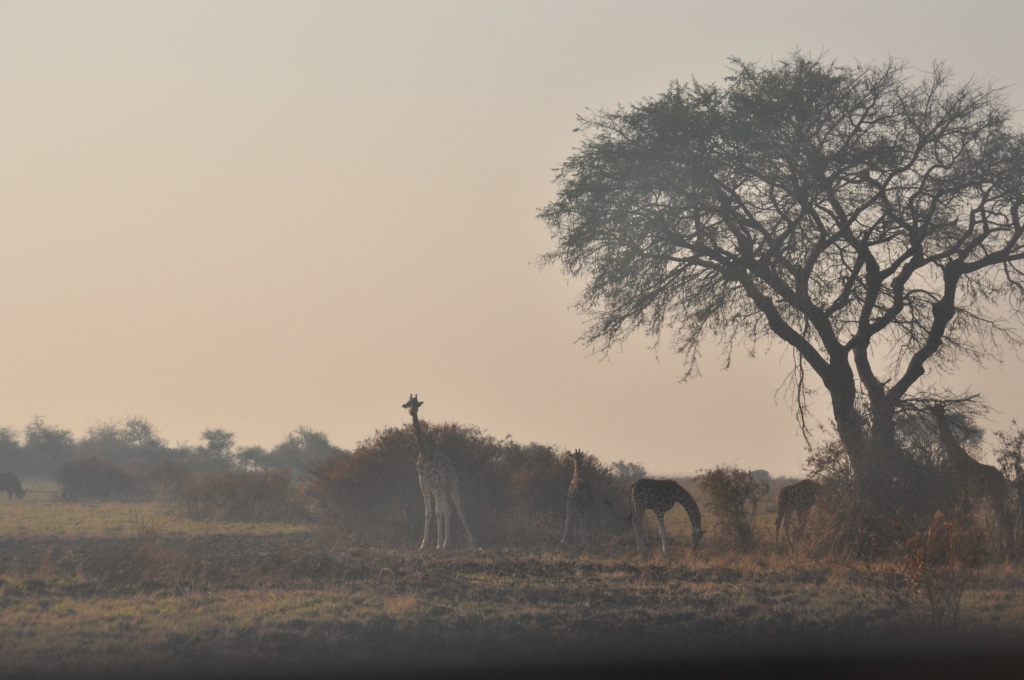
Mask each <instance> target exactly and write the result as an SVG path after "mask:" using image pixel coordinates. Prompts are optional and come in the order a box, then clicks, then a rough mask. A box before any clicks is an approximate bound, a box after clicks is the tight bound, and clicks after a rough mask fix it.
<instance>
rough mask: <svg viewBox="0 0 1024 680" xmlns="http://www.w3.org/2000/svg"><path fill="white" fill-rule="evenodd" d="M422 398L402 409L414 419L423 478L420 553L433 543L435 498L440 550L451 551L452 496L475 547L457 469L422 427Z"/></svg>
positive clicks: (419, 467)
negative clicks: (463, 503)
mask: <svg viewBox="0 0 1024 680" xmlns="http://www.w3.org/2000/svg"><path fill="white" fill-rule="evenodd" d="M418 397H419V395H416V396H415V397H414V396H413V395H411V394H410V395H409V401H407V402H405V403H404V404H402V408H404V409H406V410H408V411H409V414H410V415H411V416H412V430H413V433H414V434H415V435H416V448H418V449H419V451H420V455H419V458H417V459H416V472H418V473H419V477H420V490H421V491H422V492H423V515H424V517H423V543H421V544H420V550H423V549H424V548H426V547H427V541H428V540H430V514H431V508H430V499H431V496H433V497H434V499H435V503H436V505H437V508H436V511H435V514H436V515H437V548H438V549H440V548H447V547H448V538H449V534H450V533H451V512H452V509H451V506H449V505H448V496H451V497H452V501H454V502H455V509H456V510H457V511H458V513H459V519H461V520H462V526H464V527H466V535H468V536H469V544H470V545H471V546H472V545H474V544H473V533H472V532H471V531H470V530H469V524H467V523H466V516H465V515H464V514H463V512H462V501H461V500H460V498H459V478H458V477H456V475H455V468H453V467H452V462H451V461H450V460H448V456H446V455H444V454H443V453H442V452H441V451H439V450H438V448H437V446H436V445H435V444H434V440H433V439H431V437H430V435H429V434H428V433H427V432H424V431H423V428H422V427H421V426H420V419H419V415H418V413H419V409H420V406H423V404H424V402H422V401H418ZM442 533H444V543H443V544H442V542H441V534H442Z"/></svg>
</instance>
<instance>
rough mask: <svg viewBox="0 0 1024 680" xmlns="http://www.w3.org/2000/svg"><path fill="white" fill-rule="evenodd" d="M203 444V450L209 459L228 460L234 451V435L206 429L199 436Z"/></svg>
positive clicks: (219, 430)
mask: <svg viewBox="0 0 1024 680" xmlns="http://www.w3.org/2000/svg"><path fill="white" fill-rule="evenodd" d="M199 438H200V439H201V440H203V442H205V444H204V446H203V449H204V450H205V452H206V455H207V456H209V457H210V458H230V457H231V454H232V452H233V451H234V449H235V433H234V432H228V431H227V430H221V429H211V428H207V429H205V430H203V433H202V434H201V435H199Z"/></svg>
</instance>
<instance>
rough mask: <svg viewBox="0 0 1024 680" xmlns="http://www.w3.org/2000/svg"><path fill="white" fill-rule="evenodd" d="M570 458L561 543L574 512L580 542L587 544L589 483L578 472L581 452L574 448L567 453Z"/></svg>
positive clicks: (580, 466)
mask: <svg viewBox="0 0 1024 680" xmlns="http://www.w3.org/2000/svg"><path fill="white" fill-rule="evenodd" d="M569 455H570V457H571V458H572V481H571V482H569V500H568V502H567V503H566V507H565V530H564V531H563V532H562V543H565V537H566V536H567V535H568V534H569V520H570V519H571V518H572V516H573V515H574V514H575V515H576V516H577V517H578V518H579V521H580V543H582V544H583V545H586V544H587V517H588V515H589V514H590V505H591V503H592V501H593V499H592V498H591V495H590V483H589V482H588V481H587V480H586V479H584V478H583V475H582V474H580V473H581V472H582V468H583V452H582V451H580V450H579V449H576V451H574V452H573V453H571V454H569Z"/></svg>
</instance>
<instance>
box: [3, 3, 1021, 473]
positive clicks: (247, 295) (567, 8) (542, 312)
mask: <svg viewBox="0 0 1024 680" xmlns="http://www.w3.org/2000/svg"><path fill="white" fill-rule="evenodd" d="M1022 26H1024V3H1021V2H1019V1H1016V0H1014V1H1010V0H1007V1H1006V2H972V3H967V2H962V1H958V2H944V3H942V2H935V1H934V0H933V1H931V2H893V1H892V0H889V1H886V2H863V1H862V2H857V3H822V2H820V0H818V1H816V2H774V3H764V2H721V1H720V2H715V3H710V2H699V3H698V2H637V1H636V0H632V1H630V2H593V1H591V2H552V1H551V0H545V1H544V2H524V1H522V0H517V1H516V2H500V3H499V2H415V3H414V2H381V1H379V0H378V1H375V2H366V3H308V2H307V3H297V2H287V3H283V2H282V3H258V2H234V3H227V2H224V3H210V2H196V3H188V2H181V1H175V2H167V3H162V2H161V3H157V2H146V3H139V2H132V3H99V2H70V3H47V2H24V3H22V2H0V248H2V250H0V258H2V259H0V263H2V264H0V324H2V325H0V328H2V332H0V425H8V426H14V427H19V428H20V427H23V426H24V425H25V424H26V423H27V422H29V420H30V419H31V418H32V416H34V415H40V416H43V417H45V419H46V420H47V422H49V423H51V424H59V425H61V426H63V427H66V428H69V429H71V430H72V431H74V432H75V434H76V435H81V434H83V433H84V432H85V431H86V429H87V428H88V427H89V426H90V425H91V424H95V423H97V422H98V421H101V420H107V419H111V418H124V417H125V416H128V415H141V416H143V417H146V418H148V419H150V420H151V421H152V422H154V423H155V424H156V425H157V426H158V427H159V428H160V432H161V434H162V436H164V437H165V438H167V439H168V440H170V441H171V442H172V443H174V442H178V441H185V440H188V441H190V442H192V443H195V442H197V441H198V438H199V434H200V432H202V430H203V429H205V428H207V427H219V428H225V429H227V430H230V431H233V432H235V433H236V435H237V441H238V442H239V443H241V444H244V445H248V444H262V445H264V446H272V445H273V444H275V443H277V442H279V441H281V440H282V439H283V438H284V436H285V435H286V434H287V432H288V431H290V430H292V429H293V428H295V427H296V426H298V425H308V426H311V427H313V428H316V429H319V430H323V431H325V432H326V433H328V434H329V435H330V437H331V439H332V441H333V442H334V443H336V444H337V445H339V446H343V447H349V448H351V447H353V446H354V445H355V444H356V442H358V441H359V440H362V439H364V438H366V437H367V436H370V435H372V434H373V432H374V430H375V429H377V428H382V427H385V426H388V425H400V424H402V423H403V422H408V416H407V414H406V413H405V412H404V411H403V410H402V409H400V408H399V406H400V404H402V403H403V402H404V401H405V400H406V399H407V398H408V395H409V393H410V392H414V393H418V394H419V397H420V399H421V400H423V401H424V402H425V406H424V407H423V412H422V415H423V417H424V418H426V419H428V420H450V421H457V422H460V423H466V424H474V425H478V426H480V427H482V428H484V429H485V430H486V431H487V432H489V433H490V434H493V435H496V436H498V437H504V436H505V435H506V434H512V435H513V437H514V438H515V439H517V440H519V441H522V442H529V441H537V442H540V443H544V444H551V445H559V446H564V447H568V448H582V449H584V450H587V451H589V452H590V453H592V454H594V455H596V456H598V457H599V458H600V459H601V460H603V461H605V462H611V461H614V460H619V459H625V460H631V461H637V462H642V463H644V464H646V465H647V467H648V469H649V470H650V471H652V472H655V473H671V472H690V471H693V470H696V469H698V468H704V467H709V466H713V465H715V464H735V465H740V466H743V467H750V468H766V469H768V470H770V471H772V472H774V473H777V474H798V473H799V470H800V464H801V462H802V461H803V460H804V458H805V453H804V451H803V443H802V440H801V439H800V437H799V436H798V433H797V429H796V424H795V421H794V419H793V417H792V414H791V412H790V410H789V408H788V407H787V405H786V404H785V403H784V401H783V400H782V399H781V396H780V398H779V400H778V403H776V401H775V390H776V389H777V388H778V387H779V385H780V384H781V382H782V380H783V378H784V376H785V374H786V372H787V370H788V365H789V355H788V354H786V353H784V352H783V351H781V349H779V350H776V351H775V352H774V353H770V354H768V355H766V356H759V357H758V358H756V359H748V358H747V357H746V356H744V355H742V354H740V355H739V356H737V357H736V360H735V361H734V364H733V367H732V368H731V369H730V370H729V371H727V372H722V371H719V370H718V365H719V362H718V359H717V357H718V352H717V350H716V349H715V348H714V347H708V348H707V350H706V352H705V357H706V362H705V364H704V365H703V373H704V376H703V377H702V378H700V379H698V380H694V381H692V382H689V383H686V384H680V383H679V382H678V377H679V375H680V374H681V373H682V370H683V368H682V366H681V364H680V363H679V361H678V359H677V358H676V357H675V356H673V355H672V354H671V353H669V352H666V351H662V352H661V354H660V356H657V357H656V356H655V354H654V353H653V352H651V351H649V350H648V349H647V347H648V346H649V345H650V341H649V339H647V338H643V337H638V338H636V339H634V340H633V341H631V342H629V343H628V344H627V345H626V347H625V348H624V349H623V350H622V351H621V352H613V353H612V354H611V356H610V357H609V359H608V360H601V359H600V357H595V356H589V355H588V351H587V350H586V348H584V347H582V346H581V345H579V344H574V343H575V340H576V338H577V337H578V336H579V334H580V333H581V331H582V330H583V325H582V321H581V319H580V318H578V317H577V316H576V314H575V312H574V311H573V310H572V309H571V308H570V306H571V304H572V302H573V299H574V296H575V294H576V293H577V292H578V291H579V290H580V284H579V283H578V282H568V281H567V280H566V278H565V277H564V276H563V275H562V274H561V273H560V272H559V271H558V270H557V269H553V268H548V269H545V270H543V271H538V269H537V267H536V266H535V265H533V264H532V263H533V262H534V261H535V260H536V258H537V256H538V255H539V254H541V253H543V252H545V251H547V250H549V249H550V248H551V245H552V244H551V241H550V239H549V237H548V235H547V231H546V229H545V228H544V226H543V224H542V223H541V222H540V221H539V220H538V219H537V218H536V214H537V209H538V208H540V207H542V206H543V205H545V204H546V203H547V202H548V201H550V200H551V199H552V198H553V197H554V191H555V187H554V186H553V184H552V182H551V180H552V178H553V172H552V169H553V168H555V167H556V166H558V165H560V164H561V163H562V161H563V160H565V158H566V157H567V156H568V155H569V154H570V153H571V151H572V148H573V146H574V144H576V143H577V142H578V136H577V135H576V134H574V133H573V132H572V130H573V127H574V126H575V116H576V115H577V114H579V113H585V112H586V110H587V109H588V108H591V109H597V108H601V107H614V106H615V105H617V104H619V103H622V104H628V103H631V102H636V101H637V100H639V99H640V98H642V97H644V96H653V95H656V94H658V93H660V92H662V91H664V90H665V89H666V88H667V86H668V84H669V82H670V81H671V80H672V79H680V80H687V79H689V78H691V77H692V76H695V77H697V78H698V79H699V80H702V81H715V80H719V79H721V78H722V77H724V76H725V75H727V74H728V58H729V57H730V56H737V57H740V58H743V59H746V60H762V61H765V60H769V59H771V58H773V57H774V58H778V57H783V56H785V55H786V54H787V53H788V52H790V51H791V50H792V49H793V48H796V47H799V48H801V49H804V50H810V51H814V52H818V51H821V50H827V52H828V54H829V55H831V56H832V57H834V58H836V59H838V60H839V61H840V62H844V63H845V62H849V61H852V60H854V59H856V60H860V61H865V62H867V61H880V60H885V59H886V58H887V57H888V56H890V55H892V56H896V57H904V58H907V59H909V60H910V62H911V63H912V64H914V65H915V66H918V67H920V68H922V69H926V68H927V67H928V66H929V65H930V64H931V62H932V61H933V60H936V59H938V60H945V61H946V62H947V63H949V64H951V65H952V66H953V67H954V68H955V69H956V72H957V74H958V75H959V76H961V77H970V76H975V77H977V78H979V79H982V80H985V81H987V80H991V79H994V80H995V81H996V83H997V84H999V85H1005V86H1007V87H1008V88H1009V96H1010V99H1011V101H1012V102H1013V103H1014V104H1015V105H1017V106H1020V105H1021V104H1024V51H1022V42H1021V41H1022V32H1021V27H1022ZM956 384H957V385H958V386H962V387H966V386H973V388H974V389H976V390H979V391H981V392H982V393H983V394H984V395H985V396H986V397H987V398H988V399H989V401H990V402H991V404H992V405H993V406H994V407H995V408H996V409H997V410H998V412H997V413H995V414H994V416H993V420H992V422H990V423H989V425H990V426H992V427H996V428H999V427H1004V426H1006V425H1007V424H1008V423H1009V420H1010V418H1019V419H1024V362H1022V361H1021V360H1020V359H1019V358H1017V357H1016V356H1014V355H1012V354H1010V355H1009V356H1007V357H1006V361H1005V363H1004V364H1003V365H1002V366H998V365H997V366H992V367H989V369H988V370H984V371H981V372H979V371H977V370H975V369H973V368H971V369H968V370H965V371H964V372H963V373H962V374H961V375H959V376H958V378H957V383H956ZM824 405H826V404H824V403H823V406H824ZM822 412H823V413H827V411H825V410H823V411H822ZM410 464H411V461H410Z"/></svg>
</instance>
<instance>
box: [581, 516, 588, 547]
mask: <svg viewBox="0 0 1024 680" xmlns="http://www.w3.org/2000/svg"><path fill="white" fill-rule="evenodd" d="M580 543H581V544H583V547H586V545H587V513H586V511H583V512H581V513H580Z"/></svg>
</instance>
